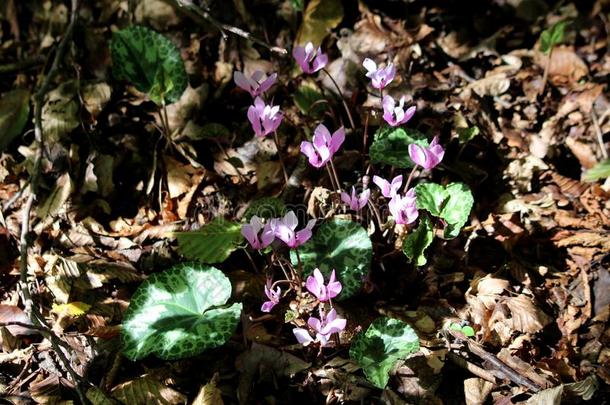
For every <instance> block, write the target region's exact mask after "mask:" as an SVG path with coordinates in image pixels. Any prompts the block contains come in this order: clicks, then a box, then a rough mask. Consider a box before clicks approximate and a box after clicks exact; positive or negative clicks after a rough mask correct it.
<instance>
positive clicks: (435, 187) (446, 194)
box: [415, 183, 474, 239]
mask: <svg viewBox="0 0 610 405" xmlns="http://www.w3.org/2000/svg"><path fill="white" fill-rule="evenodd" d="M415 194H416V195H417V208H419V209H425V210H427V211H428V212H429V213H430V214H432V215H434V216H436V217H440V218H442V219H444V220H445V222H446V223H447V225H446V227H445V231H444V238H445V239H453V238H455V237H457V236H458V235H459V233H460V230H461V229H462V227H463V226H464V224H465V223H466V221H467V220H468V216H469V215H470V210H471V209H472V205H473V204H474V199H473V197H472V193H471V192H470V189H468V187H467V186H466V185H465V184H463V183H451V184H449V185H447V186H446V187H443V186H441V185H439V184H435V183H423V184H418V185H417V186H416V187H415Z"/></svg>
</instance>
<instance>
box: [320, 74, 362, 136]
mask: <svg viewBox="0 0 610 405" xmlns="http://www.w3.org/2000/svg"><path fill="white" fill-rule="evenodd" d="M322 71H323V72H324V73H326V75H327V76H328V78H329V79H330V81H331V82H333V84H334V85H335V88H336V89H337V92H338V93H339V97H340V98H341V103H343V108H345V112H346V113H347V118H348V119H349V124H350V126H351V128H352V129H354V128H356V124H354V119H353V118H352V113H351V112H350V111H349V107H348V106H347V103H346V102H345V98H344V97H343V92H342V91H341V88H340V87H339V85H338V84H337V82H336V81H335V79H333V77H332V76H331V75H330V73H329V72H328V70H326V68H322Z"/></svg>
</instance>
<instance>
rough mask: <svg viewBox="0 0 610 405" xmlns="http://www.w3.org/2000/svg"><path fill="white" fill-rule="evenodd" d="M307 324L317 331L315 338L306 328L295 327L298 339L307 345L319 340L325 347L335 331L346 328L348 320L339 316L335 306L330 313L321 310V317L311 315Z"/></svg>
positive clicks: (294, 330)
mask: <svg viewBox="0 0 610 405" xmlns="http://www.w3.org/2000/svg"><path fill="white" fill-rule="evenodd" d="M307 325H308V326H309V327H310V328H311V329H313V330H314V331H315V332H316V338H315V340H314V339H313V338H312V337H311V335H310V334H309V331H307V330H306V329H303V328H294V329H293V330H292V333H294V336H295V337H296V339H297V341H298V342H299V343H300V344H302V345H303V346H307V345H309V344H310V343H312V342H318V343H320V346H322V347H324V346H326V344H327V343H328V341H329V339H330V336H331V335H332V334H333V333H339V332H341V331H342V330H344V329H345V326H346V325H347V320H345V319H343V318H337V311H335V309H334V308H333V309H331V310H330V312H329V313H328V315H325V314H324V311H322V310H320V319H318V318H316V317H313V316H311V317H309V319H308V320H307Z"/></svg>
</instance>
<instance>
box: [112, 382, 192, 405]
mask: <svg viewBox="0 0 610 405" xmlns="http://www.w3.org/2000/svg"><path fill="white" fill-rule="evenodd" d="M111 394H112V396H113V397H115V398H116V399H118V400H119V401H121V402H122V403H124V404H130V405H156V404H159V405H178V404H185V403H186V396H184V395H183V394H181V393H180V392H178V391H176V390H174V389H173V388H169V387H168V386H166V385H164V384H162V383H160V382H159V381H157V380H155V379H153V378H152V377H150V376H144V377H140V378H136V379H135V380H131V381H127V382H126V383H123V384H120V385H117V386H116V387H114V388H113V389H112V391H111Z"/></svg>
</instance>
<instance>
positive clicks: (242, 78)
mask: <svg viewBox="0 0 610 405" xmlns="http://www.w3.org/2000/svg"><path fill="white" fill-rule="evenodd" d="M276 79H277V73H273V74H271V75H270V76H269V77H267V75H266V74H265V73H263V72H262V71H260V70H257V71H256V72H254V73H253V74H252V77H246V75H244V74H243V73H242V72H235V73H233V81H234V82H235V84H236V85H238V86H239V87H241V88H242V89H244V90H246V91H247V92H248V93H250V95H252V98H256V97H258V96H260V95H261V94H263V93H264V92H266V91H267V90H269V89H270V88H271V86H273V84H274V83H275V80H276Z"/></svg>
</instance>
